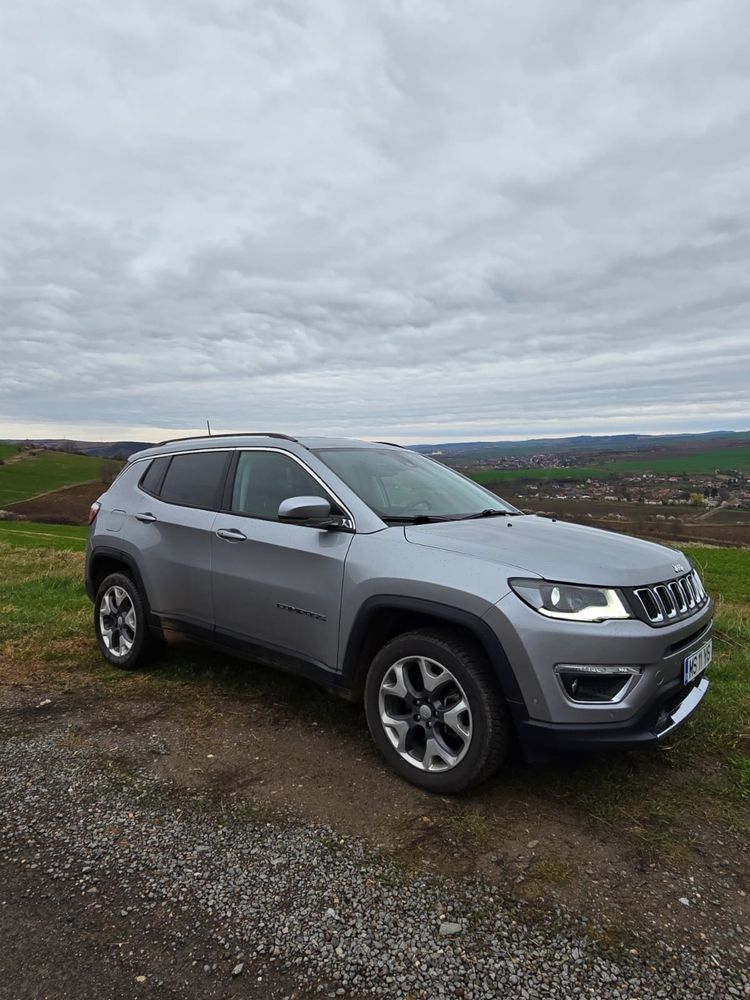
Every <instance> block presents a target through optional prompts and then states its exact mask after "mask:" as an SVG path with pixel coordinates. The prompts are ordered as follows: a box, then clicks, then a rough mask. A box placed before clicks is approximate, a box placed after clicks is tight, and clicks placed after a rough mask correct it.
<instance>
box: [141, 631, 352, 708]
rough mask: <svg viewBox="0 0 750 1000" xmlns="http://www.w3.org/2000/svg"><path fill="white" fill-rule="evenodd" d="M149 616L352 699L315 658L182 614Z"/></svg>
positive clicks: (213, 645)
mask: <svg viewBox="0 0 750 1000" xmlns="http://www.w3.org/2000/svg"><path fill="white" fill-rule="evenodd" d="M151 619H152V624H153V625H154V626H155V627H156V628H157V629H160V630H161V631H162V632H172V633H174V634H177V635H181V636H183V637H184V638H186V639H189V640H190V641H191V642H197V643H200V645H202V646H207V647H209V648H211V649H215V650H218V651H220V652H223V653H228V654H229V655H230V656H234V657H236V658H237V659H242V660H250V661H253V662H255V663H262V664H263V665H264V666H267V667H272V668H273V669H275V670H283V671H284V673H290V674H294V675H295V676H297V677H304V678H305V679H306V680H309V681H312V682H313V683H314V684H317V685H319V686H320V687H322V688H324V689H325V690H326V691H330V692H331V693H332V694H336V695H338V696H339V697H341V698H344V699H346V700H347V701H354V700H356V696H355V694H354V692H353V691H352V690H351V688H350V687H348V686H347V685H346V684H345V682H344V678H343V677H342V675H341V674H340V673H339V672H337V671H335V670H332V669H331V668H330V667H328V666H326V665H325V664H324V663H320V662H319V661H317V660H306V659H304V658H302V657H300V656H298V655H296V654H295V653H292V652H291V651H290V650H287V649H284V648H283V647H280V646H272V645H269V644H268V643H264V642H261V641H259V640H258V639H249V638H247V637H246V636H239V635H236V634H235V633H232V632H225V631H223V630H220V629H212V628H208V627H207V626H205V625H199V624H197V623H195V622H191V621H187V620H186V619H182V618H173V617H169V616H166V615H156V614H153V613H152V615H151Z"/></svg>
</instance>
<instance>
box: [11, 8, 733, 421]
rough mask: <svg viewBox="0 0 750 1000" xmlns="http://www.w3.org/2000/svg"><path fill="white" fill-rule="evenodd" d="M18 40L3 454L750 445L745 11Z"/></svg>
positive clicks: (187, 14)
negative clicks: (289, 438) (236, 438)
mask: <svg viewBox="0 0 750 1000" xmlns="http://www.w3.org/2000/svg"><path fill="white" fill-rule="evenodd" d="M2 19H3V23H2V26H1V27H2V30H1V31H0V66H2V67H3V70H2V74H3V79H2V80H0V83H2V86H0V116H1V122H2V141H1V142H0V181H1V183H2V191H3V197H2V200H1V201H0V347H1V348H2V356H3V358H4V359H6V362H5V363H4V365H3V367H2V369H0V434H3V433H4V434H6V435H7V434H11V433H19V434H20V433H39V432H43V431H45V432H49V433H52V432H60V433H62V432H64V433H69V434H71V435H77V436H84V435H86V434H99V435H105V436H111V435H113V434H118V435H119V434H120V433H123V434H124V433H128V434H132V433H137V432H142V433H143V434H147V433H148V432H149V431H161V430H164V431H166V430H172V429H180V428H190V429H192V428H196V427H200V426H201V425H202V423H203V420H204V418H205V417H206V416H210V417H211V419H212V424H213V426H214V427H216V428H218V429H222V428H227V429H230V428H234V429H237V428H256V427H264V428H269V427H273V428H278V429H285V430H291V431H300V430H312V431H316V432H329V431H330V432H344V433H350V434H358V435H362V436H373V437H379V436H382V437H388V438H391V439H394V438H395V439H402V440H425V439H427V440H430V439H433V440H434V439H449V438H451V437H453V438H465V437H476V436H489V437H492V436H510V435H532V434H533V435H536V434H542V433H543V434H566V433H570V432H576V431H581V432H583V431H595V432H596V431H599V432H607V431H622V430H679V429H688V430H689V429H694V430H700V429H709V428H715V427H746V426H748V425H749V424H750V391H749V390H748V384H749V383H750V329H749V320H750V291H749V290H748V283H747V261H748V259H750V76H748V74H747V70H746V53H747V51H748V46H749V45H750V12H748V10H747V8H746V5H745V4H743V3H742V2H741V0H718V2H715V3H708V2H707V0H705V2H687V0H686V2H679V0H675V2H667V0H664V2H661V3H653V2H650V0H649V2H644V3H640V4H639V3H635V4H629V5H620V4H614V3H601V4H596V5H592V4H590V3H585V2H584V0H568V2H561V3H554V4H553V3H549V2H546V3H541V2H529V3H525V4H523V5H518V4H511V3H496V2H489V0H487V2H481V0H472V2H470V3H465V4H453V3H447V2H445V3H439V2H438V3H436V2H435V0H429V2H428V0H422V2H419V0H415V2H410V3H408V4H407V3H402V2H396V0H392V2H390V3H389V2H386V3H384V4H374V5H365V4H361V5H360V4H351V3H347V2H344V0H330V2H328V3H326V4H321V5H318V8H317V9H312V8H311V7H310V5H309V4H307V3H303V2H302V0H299V2H298V0H267V2H257V3H255V4H253V5H249V4H241V3H238V2H236V0H221V2H220V0H215V2H209V0H201V2H200V3H198V2H197V0H196V2H194V3H187V4H186V3H184V2H179V3H178V2H176V0H174V2H170V0H165V2H164V3H161V4H159V5H158V6H157V5H153V7H152V8H149V7H148V6H146V5H142V4H140V3H135V2H133V3H129V2H126V3H124V4H121V5H116V6H115V7H112V5H102V4H95V3H93V0H89V2H82V3H79V4H77V5H74V6H72V7H71V6H68V7H65V8H63V7H60V6H59V5H57V4H53V3H52V2H51V0H47V2H45V0H30V2H29V3H27V4H24V5H20V6H19V5H16V7H15V8H13V9H10V10H8V11H6V12H4V14H3V15H2Z"/></svg>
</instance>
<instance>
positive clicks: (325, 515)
mask: <svg viewBox="0 0 750 1000" xmlns="http://www.w3.org/2000/svg"><path fill="white" fill-rule="evenodd" d="M330 516H331V505H330V504H329V502H328V501H327V500H324V499H323V497H290V498H289V499H288V500H282V501H281V503H280V504H279V520H280V521H303V522H304V521H307V522H308V523H311V524H318V522H320V521H323V522H325V521H328V519H329V518H330ZM319 527H325V524H320V525H319Z"/></svg>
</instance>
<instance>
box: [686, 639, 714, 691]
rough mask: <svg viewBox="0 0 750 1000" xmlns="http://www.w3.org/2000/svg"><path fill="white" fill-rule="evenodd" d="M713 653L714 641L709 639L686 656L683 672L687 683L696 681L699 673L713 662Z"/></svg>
mask: <svg viewBox="0 0 750 1000" xmlns="http://www.w3.org/2000/svg"><path fill="white" fill-rule="evenodd" d="M712 655H713V643H712V642H711V640H710V639H709V640H708V642H704V643H703V645H702V646H701V648H700V649H696V651H695V652H694V653H691V654H690V656H686V657H685V661H684V663H683V668H682V674H683V679H684V681H685V683H686V684H689V683H690V682H691V681H694V680H695V678H696V677H697V676H698V674H702V673H703V671H704V670H705V669H706V667H707V666H708V665H709V663H710V662H711V657H712Z"/></svg>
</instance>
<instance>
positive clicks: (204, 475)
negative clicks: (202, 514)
mask: <svg viewBox="0 0 750 1000" xmlns="http://www.w3.org/2000/svg"><path fill="white" fill-rule="evenodd" d="M228 455H229V453H228V452H226V451H208V452H203V453H202V454H199V455H175V456H174V458H173V459H172V461H171V462H170V463H169V468H168V469H167V474H166V476H165V477H164V483H163V485H162V488H161V492H160V494H159V495H160V497H161V499H162V500H167V501H168V502H169V503H179V504H182V505H183V506H185V507H205V508H206V509H207V510H212V509H215V508H217V507H218V505H219V504H218V500H219V493H220V491H221V487H222V485H223V476H224V469H225V466H226V462H227V457H228Z"/></svg>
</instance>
